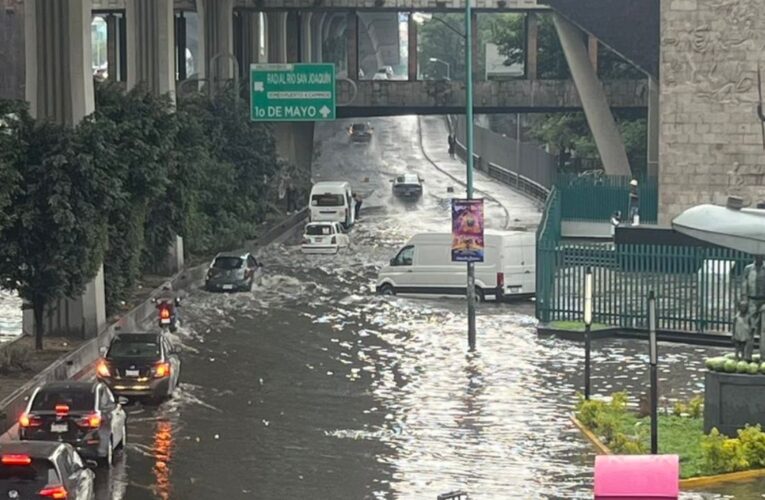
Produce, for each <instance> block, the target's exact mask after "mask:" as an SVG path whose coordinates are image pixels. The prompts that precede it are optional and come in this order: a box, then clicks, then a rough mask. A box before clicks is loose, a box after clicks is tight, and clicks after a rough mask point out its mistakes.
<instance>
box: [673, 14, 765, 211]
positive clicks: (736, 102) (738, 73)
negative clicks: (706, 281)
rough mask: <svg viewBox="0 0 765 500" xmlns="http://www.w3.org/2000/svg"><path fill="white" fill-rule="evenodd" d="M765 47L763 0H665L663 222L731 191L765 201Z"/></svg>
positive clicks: (751, 200) (753, 201)
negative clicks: (764, 92) (761, 109)
mask: <svg viewBox="0 0 765 500" xmlns="http://www.w3.org/2000/svg"><path fill="white" fill-rule="evenodd" d="M763 53H765V3H763V1H762V0H661V70H660V71H661V85H660V93H661V94H660V123H661V135H660V146H659V155H660V156H659V165H660V171H659V182H660V184H659V186H660V187H659V189H660V201H659V203H660V206H659V216H660V223H662V224H669V223H670V222H671V220H672V218H673V217H675V216H676V215H678V214H679V213H680V212H682V211H683V210H684V209H686V208H688V207H691V206H693V205H697V204H702V203H716V204H723V203H724V202H725V200H726V199H727V197H728V196H729V195H737V196H741V197H743V198H744V200H745V203H748V204H749V205H752V206H753V205H756V204H757V203H758V202H761V201H765V142H764V141H765V132H763V125H762V123H761V121H760V119H759V117H758V116H757V102H758V100H759V97H758V78H757V72H758V63H759V62H760V61H761V59H762V55H763ZM760 64H761V66H763V67H762V71H763V78H765V61H763V62H762V63H760Z"/></svg>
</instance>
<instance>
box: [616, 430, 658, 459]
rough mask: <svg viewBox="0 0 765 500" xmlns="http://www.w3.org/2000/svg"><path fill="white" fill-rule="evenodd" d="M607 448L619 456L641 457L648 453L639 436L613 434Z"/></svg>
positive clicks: (647, 448)
mask: <svg viewBox="0 0 765 500" xmlns="http://www.w3.org/2000/svg"><path fill="white" fill-rule="evenodd" d="M609 448H610V449H611V450H612V451H613V452H615V453H618V454H621V455H642V454H645V453H648V452H649V451H650V449H649V447H648V446H646V444H645V443H644V442H643V441H642V440H641V437H640V436H627V435H626V434H624V433H622V432H615V433H614V436H613V438H612V439H611V441H610V444H609Z"/></svg>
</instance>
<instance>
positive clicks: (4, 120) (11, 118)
mask: <svg viewBox="0 0 765 500" xmlns="http://www.w3.org/2000/svg"><path fill="white" fill-rule="evenodd" d="M25 110H26V104H24V103H21V102H19V101H4V100H0V230H2V228H3V227H4V226H5V225H6V224H8V223H9V222H10V221H11V220H13V218H14V213H13V212H9V211H7V210H6V209H7V208H8V206H9V205H10V203H11V198H12V196H13V195H14V193H15V192H16V190H17V189H18V187H19V179H20V176H19V172H18V170H17V166H18V161H19V158H20V156H21V155H22V150H23V143H22V141H21V138H20V137H19V136H18V130H19V127H18V123H17V122H18V120H19V117H20V113H23V112H24V111H25Z"/></svg>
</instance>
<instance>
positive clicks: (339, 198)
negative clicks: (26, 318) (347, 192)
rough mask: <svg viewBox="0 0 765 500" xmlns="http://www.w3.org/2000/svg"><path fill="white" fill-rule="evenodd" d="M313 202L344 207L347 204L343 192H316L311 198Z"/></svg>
mask: <svg viewBox="0 0 765 500" xmlns="http://www.w3.org/2000/svg"><path fill="white" fill-rule="evenodd" d="M311 204H312V205H314V206H319V207H342V206H343V205H345V198H343V195H341V194H330V193H325V194H315V195H313V197H312V198H311Z"/></svg>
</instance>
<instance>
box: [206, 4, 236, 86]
mask: <svg viewBox="0 0 765 500" xmlns="http://www.w3.org/2000/svg"><path fill="white" fill-rule="evenodd" d="M197 16H198V18H199V23H200V31H201V33H202V36H201V37H200V39H201V40H200V42H201V45H203V46H204V47H203V49H202V51H201V52H202V53H203V54H204V73H202V72H201V71H200V73H202V74H203V75H204V78H207V79H208V80H210V79H213V78H214V79H216V80H230V79H232V78H234V61H233V60H232V56H234V0H197ZM213 58H215V59H216V60H215V62H214V63H213V66H212V67H211V66H210V63H211V61H212V59H213Z"/></svg>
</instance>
